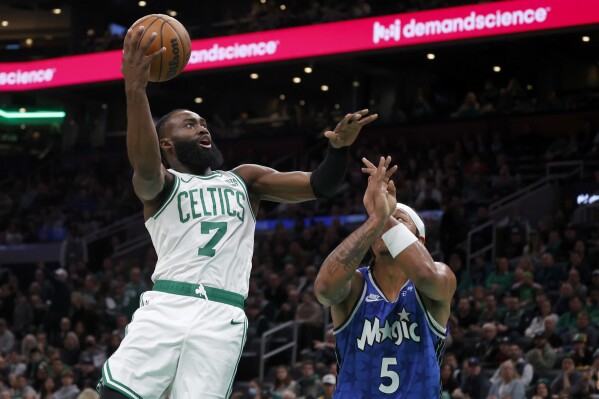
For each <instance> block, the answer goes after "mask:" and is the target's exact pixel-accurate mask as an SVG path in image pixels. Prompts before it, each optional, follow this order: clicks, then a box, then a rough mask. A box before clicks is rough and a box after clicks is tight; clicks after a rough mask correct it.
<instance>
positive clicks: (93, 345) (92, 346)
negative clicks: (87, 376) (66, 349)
mask: <svg viewBox="0 0 599 399" xmlns="http://www.w3.org/2000/svg"><path fill="white" fill-rule="evenodd" d="M86 359H92V361H93V364H94V367H96V368H98V369H99V368H101V367H102V366H103V365H104V362H105V361H106V351H105V350H104V348H103V347H101V346H99V345H98V344H97V342H96V338H95V337H94V336H93V335H88V336H86V337H85V344H84V349H83V351H82V352H81V354H80V355H79V363H83V361H84V360H86Z"/></svg>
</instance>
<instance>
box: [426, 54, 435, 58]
mask: <svg viewBox="0 0 599 399" xmlns="http://www.w3.org/2000/svg"><path fill="white" fill-rule="evenodd" d="M426 58H427V59H429V60H434V59H435V58H436V56H435V54H433V53H428V54H427V55H426Z"/></svg>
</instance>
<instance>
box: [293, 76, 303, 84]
mask: <svg viewBox="0 0 599 399" xmlns="http://www.w3.org/2000/svg"><path fill="white" fill-rule="evenodd" d="M292 80H293V83H301V82H302V79H301V78H300V77H299V76H296V77H294V78H293V79H292Z"/></svg>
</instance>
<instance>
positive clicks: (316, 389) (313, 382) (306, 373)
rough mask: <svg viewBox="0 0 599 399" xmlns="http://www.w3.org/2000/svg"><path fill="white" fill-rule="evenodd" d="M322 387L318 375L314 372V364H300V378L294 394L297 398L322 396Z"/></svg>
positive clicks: (307, 361)
mask: <svg viewBox="0 0 599 399" xmlns="http://www.w3.org/2000/svg"><path fill="white" fill-rule="evenodd" d="M322 393H323V386H322V381H321V380H320V377H319V376H318V374H316V373H315V372H314V363H313V362H312V361H311V360H304V361H303V362H302V377H301V378H300V379H299V380H298V381H297V384H296V385H295V394H296V395H297V396H299V397H305V396H308V395H309V396H312V397H313V398H316V397H318V395H322Z"/></svg>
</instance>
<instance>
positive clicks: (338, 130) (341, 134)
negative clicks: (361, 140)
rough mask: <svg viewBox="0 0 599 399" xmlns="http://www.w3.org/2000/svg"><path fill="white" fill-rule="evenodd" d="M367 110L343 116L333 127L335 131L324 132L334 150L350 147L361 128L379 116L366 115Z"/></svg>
mask: <svg viewBox="0 0 599 399" xmlns="http://www.w3.org/2000/svg"><path fill="white" fill-rule="evenodd" d="M367 114H368V110H367V109H363V110H361V111H358V112H354V113H353V114H347V115H345V118H343V119H342V120H341V122H339V123H338V124H337V126H336V127H335V130H332V131H331V130H329V131H326V132H324V136H325V137H326V138H328V139H329V142H330V143H331V145H332V146H333V147H334V148H341V147H347V146H349V145H352V143H353V142H354V141H356V137H358V133H360V130H362V128H363V127H364V126H365V125H367V124H369V123H370V122H372V121H374V120H375V119H376V118H378V117H379V116H378V115H377V114H372V115H368V116H366V115H367Z"/></svg>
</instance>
